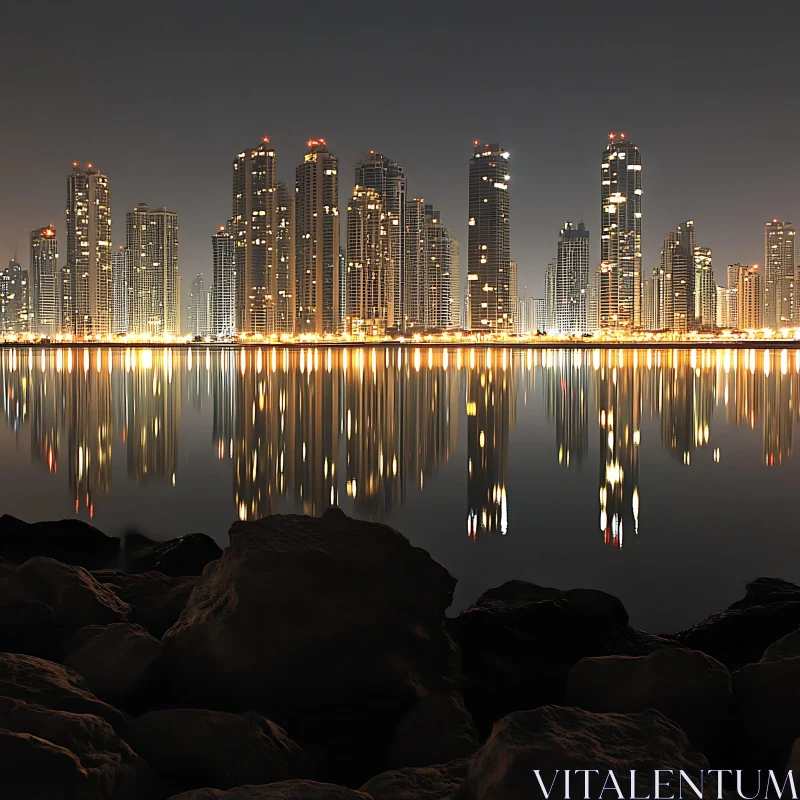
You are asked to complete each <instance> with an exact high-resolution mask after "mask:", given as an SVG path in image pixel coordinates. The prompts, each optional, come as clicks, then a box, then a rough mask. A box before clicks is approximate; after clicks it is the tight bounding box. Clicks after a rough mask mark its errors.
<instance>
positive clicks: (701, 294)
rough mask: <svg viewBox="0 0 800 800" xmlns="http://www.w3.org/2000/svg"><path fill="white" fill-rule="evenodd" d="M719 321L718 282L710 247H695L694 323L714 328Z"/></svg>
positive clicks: (700, 328) (707, 328)
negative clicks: (715, 276)
mask: <svg viewBox="0 0 800 800" xmlns="http://www.w3.org/2000/svg"><path fill="white" fill-rule="evenodd" d="M716 323H717V284H716V281H715V280H714V267H713V266H712V263H711V250H710V249H709V248H708V247H695V248H694V325H695V328H697V329H698V330H701V331H711V330H714V328H715V327H716Z"/></svg>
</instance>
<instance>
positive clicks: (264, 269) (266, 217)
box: [231, 136, 277, 334]
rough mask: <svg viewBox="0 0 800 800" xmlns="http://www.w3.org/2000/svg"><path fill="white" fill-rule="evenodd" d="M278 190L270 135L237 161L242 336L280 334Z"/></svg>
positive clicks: (235, 207)
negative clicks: (277, 311) (277, 301)
mask: <svg viewBox="0 0 800 800" xmlns="http://www.w3.org/2000/svg"><path fill="white" fill-rule="evenodd" d="M276 188H277V179H276V159H275V150H274V148H273V147H272V146H271V145H270V143H269V137H268V136H265V137H264V138H263V139H262V141H261V143H260V144H259V145H257V146H256V147H253V148H250V149H249V150H243V151H242V152H240V153H239V154H238V155H237V156H236V159H235V160H234V162H233V216H232V219H231V225H232V229H231V233H232V234H233V236H234V238H235V240H236V264H237V270H236V276H237V279H238V283H237V287H236V288H237V291H236V326H237V329H238V330H239V331H240V332H246V333H260V334H264V333H270V332H272V331H273V330H275V307H274V306H275V299H276V297H277V248H276V246H275V228H276V226H277V217H276V203H275V199H276V197H275V193H276Z"/></svg>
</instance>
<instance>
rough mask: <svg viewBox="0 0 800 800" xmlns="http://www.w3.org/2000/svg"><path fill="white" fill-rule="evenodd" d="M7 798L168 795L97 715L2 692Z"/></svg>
mask: <svg viewBox="0 0 800 800" xmlns="http://www.w3.org/2000/svg"><path fill="white" fill-rule="evenodd" d="M0 729H2V730H0V763H2V765H3V766H2V776H0V785H2V796H3V797H35V798H42V800H44V798H53V800H55V798H59V800H60V799H61V798H66V797H69V798H74V800H139V798H159V797H163V796H164V794H163V791H162V790H161V786H160V784H159V782H158V779H157V778H156V776H155V774H154V773H153V771H152V770H151V769H150V768H149V767H148V766H147V764H145V762H144V761H143V760H142V759H141V758H140V757H139V756H138V755H137V754H136V753H134V752H133V750H131V748H130V747H129V746H128V745H127V744H126V743H125V742H124V741H123V740H122V739H120V738H119V736H118V735H117V734H116V733H115V732H114V730H113V729H112V728H111V726H110V725H108V723H106V722H104V721H103V720H102V719H100V718H99V717H96V716H94V715H92V714H73V713H69V712H66V711H54V710H53V709H49V708H44V707H43V706H39V705H33V704H28V703H25V702H23V701H21V700H12V699H9V698H7V697H0Z"/></svg>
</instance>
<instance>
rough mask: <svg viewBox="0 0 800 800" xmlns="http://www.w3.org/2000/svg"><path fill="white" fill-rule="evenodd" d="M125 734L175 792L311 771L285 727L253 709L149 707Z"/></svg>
mask: <svg viewBox="0 0 800 800" xmlns="http://www.w3.org/2000/svg"><path fill="white" fill-rule="evenodd" d="M125 738H126V739H127V741H128V742H129V743H130V744H131V746H132V747H133V748H134V750H136V752H137V753H139V754H140V755H141V756H142V757H143V758H144V759H145V760H146V761H147V763H148V764H150V766H152V767H153V768H154V769H155V770H156V772H158V773H159V775H160V776H161V778H162V780H163V781H164V783H165V785H166V786H167V787H168V788H169V789H170V790H171V791H174V792H176V791H185V790H188V789H198V788H202V787H210V788H215V789H230V788H233V787H235V786H242V785H244V784H262V783H273V782H275V781H281V780H287V779H290V778H306V777H309V776H310V775H311V772H312V769H311V764H310V763H309V760H308V758H307V756H306V754H305V753H304V752H303V751H302V750H301V749H300V747H298V745H297V744H295V743H294V742H293V741H292V740H291V739H290V738H289V737H288V736H287V735H286V731H284V730H283V729H282V728H279V727H278V726H277V725H275V724H274V723H272V722H270V720H268V719H266V718H265V717H262V716H261V715H259V714H255V713H254V712H247V713H244V714H230V713H228V712H226V711H207V710H204V709H197V708H176V709H167V710H164V711H152V712H150V713H149V714H145V715H144V716H143V717H140V718H139V719H137V720H135V721H134V722H133V723H131V726H130V728H129V729H128V732H127V734H126V737H125Z"/></svg>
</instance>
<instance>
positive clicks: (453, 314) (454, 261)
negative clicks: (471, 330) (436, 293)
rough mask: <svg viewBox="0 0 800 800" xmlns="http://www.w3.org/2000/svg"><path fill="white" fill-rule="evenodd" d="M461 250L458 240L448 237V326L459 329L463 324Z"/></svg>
mask: <svg viewBox="0 0 800 800" xmlns="http://www.w3.org/2000/svg"><path fill="white" fill-rule="evenodd" d="M461 297H462V293H461V248H460V246H459V244H458V240H457V239H454V238H453V237H452V236H451V237H450V324H451V325H452V326H453V327H454V328H460V327H462V325H463V324H464V322H463V314H462V309H461V305H462V303H461Z"/></svg>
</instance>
